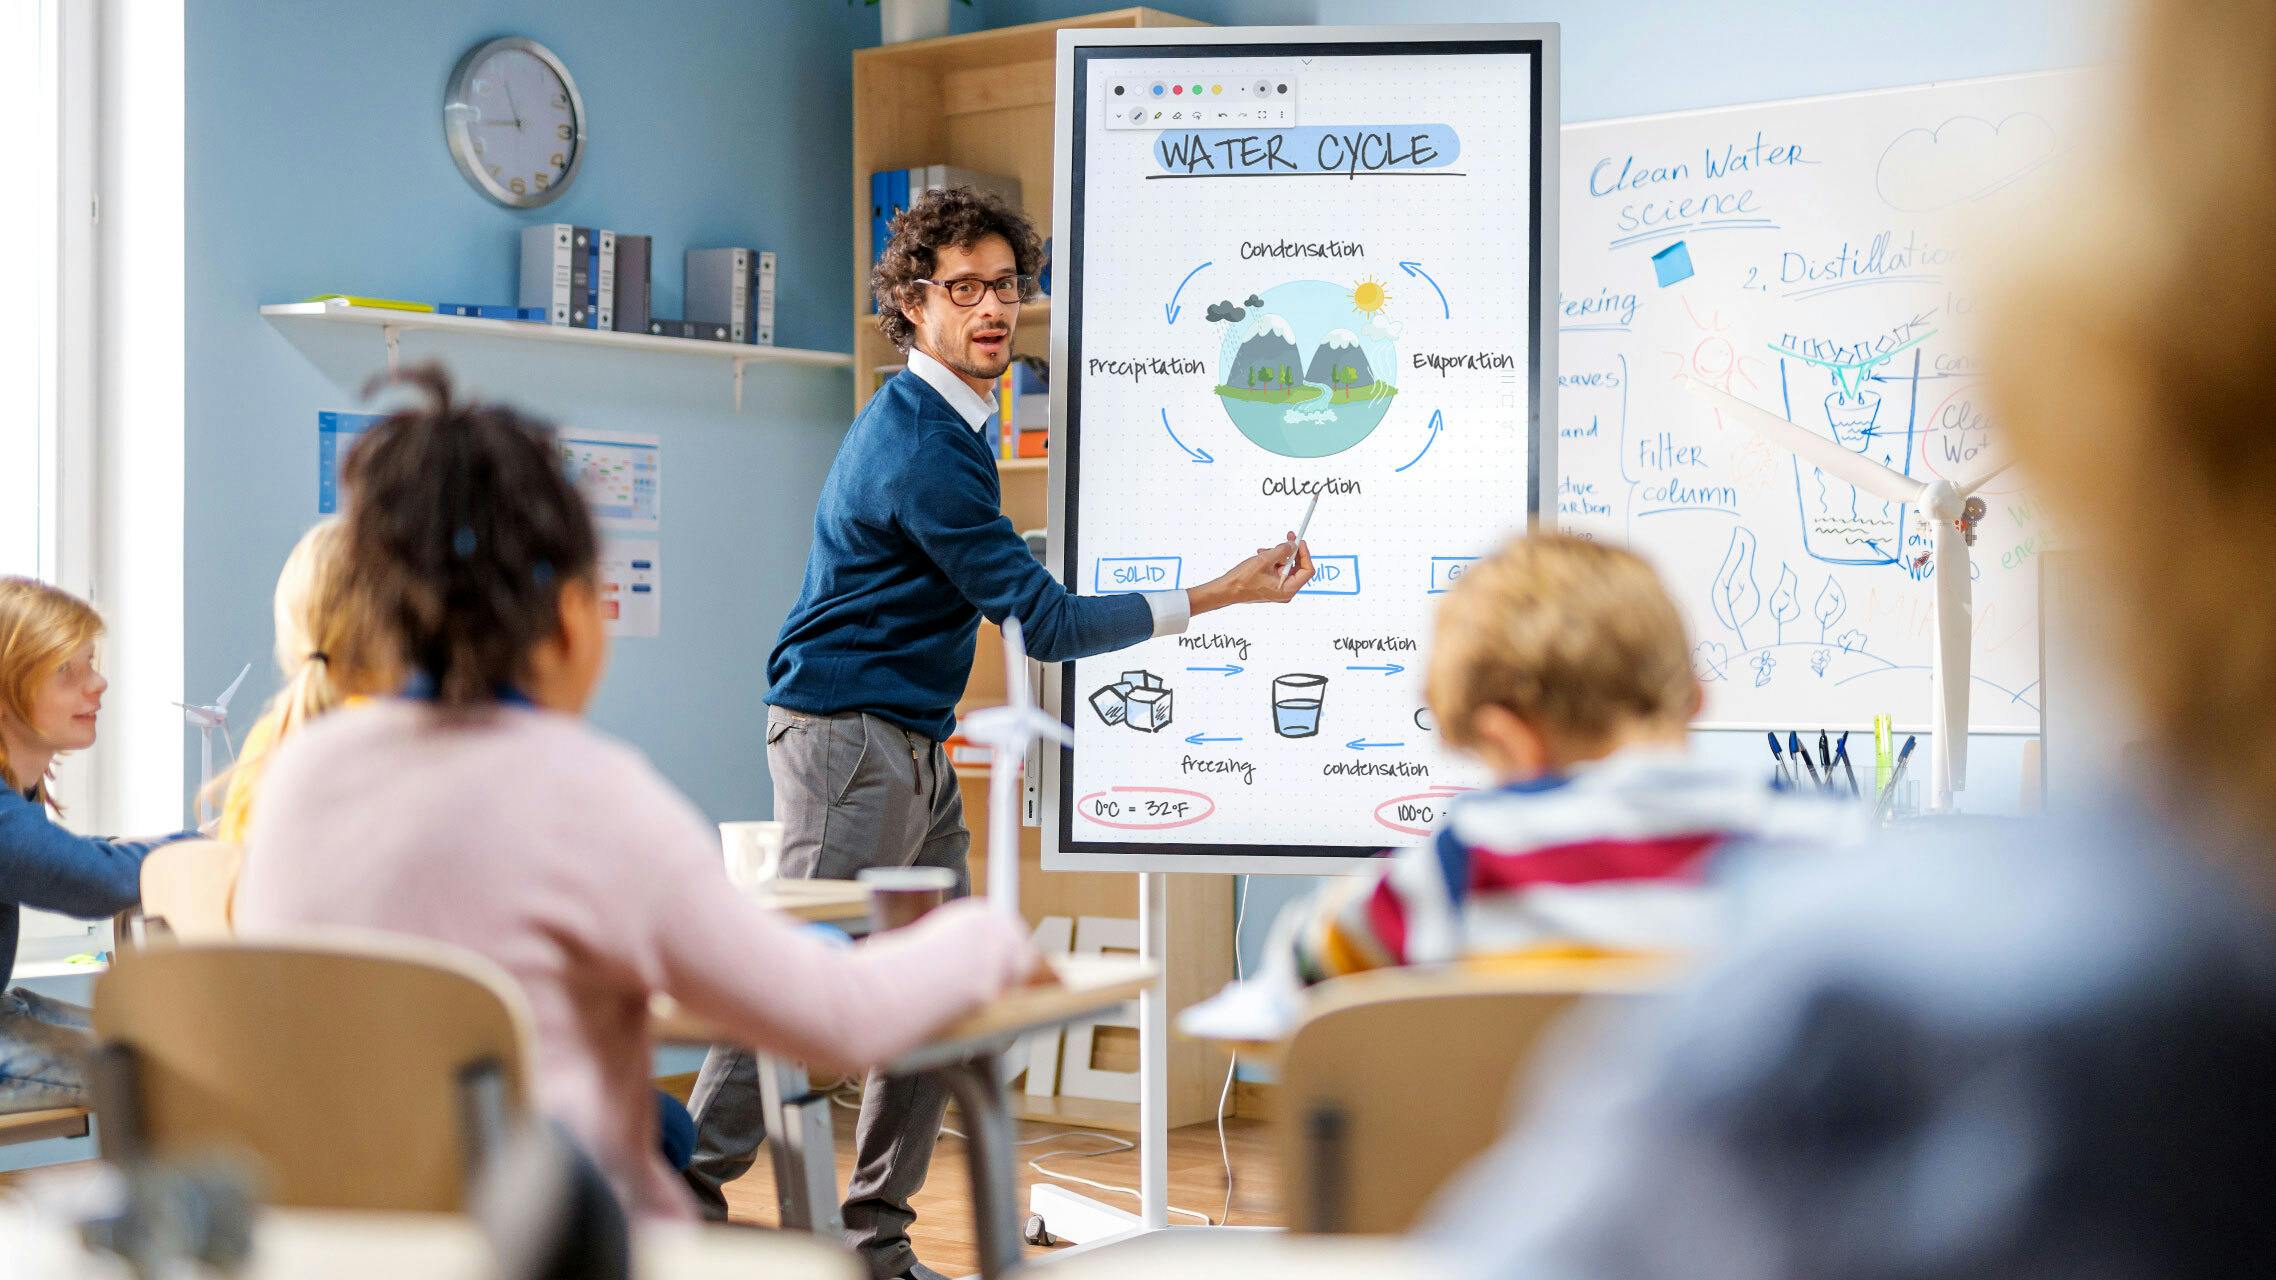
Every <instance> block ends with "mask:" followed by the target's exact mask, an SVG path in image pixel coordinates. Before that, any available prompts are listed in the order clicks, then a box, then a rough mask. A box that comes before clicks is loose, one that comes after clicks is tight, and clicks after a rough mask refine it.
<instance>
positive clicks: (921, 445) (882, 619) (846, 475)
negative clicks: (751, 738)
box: [767, 371, 1154, 742]
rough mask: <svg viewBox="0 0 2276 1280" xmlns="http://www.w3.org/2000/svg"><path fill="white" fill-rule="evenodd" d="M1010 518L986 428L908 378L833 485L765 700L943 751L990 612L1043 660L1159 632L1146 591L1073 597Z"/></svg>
mask: <svg viewBox="0 0 2276 1280" xmlns="http://www.w3.org/2000/svg"><path fill="white" fill-rule="evenodd" d="M1002 507H1003V496H1002V491H1001V489H1000V487H999V485H998V483H997V479H996V463H995V459H994V458H992V457H990V456H989V454H988V449H987V446H986V445H984V444H982V443H981V441H980V437H979V435H978V433H976V432H974V431H973V430H972V428H971V427H970V426H969V425H968V424H967V423H966V422H965V421H964V419H963V418H961V417H959V416H957V413H956V410H955V409H953V408H951V407H949V404H948V402H947V401H946V400H943V399H942V398H941V396H940V393H939V392H937V391H934V390H933V389H932V388H931V387H930V386H927V385H926V384H925V381H924V380H923V379H922V378H919V377H917V376H916V375H915V374H912V373H909V372H906V371H903V372H901V373H899V374H896V375H894V377H893V378H892V379H891V380H890V381H888V382H887V383H886V384H885V386H884V387H883V388H881V389H880V390H879V391H878V393H877V394H876V395H875V396H872V397H871V398H870V401H869V405H868V407H867V408H864V409H863V410H862V411H861V416H860V417H858V418H856V419H854V424H853V427H852V429H851V430H849V431H848V432H847V433H846V439H845V443H844V444H842V445H841V446H839V448H838V458H837V461H836V462H835V463H834V464H832V465H831V467H830V476H829V479H827V480H825V481H824V482H823V484H822V498H821V501H820V502H819V503H818V504H817V505H816V506H815V509H814V545H813V549H812V550H811V551H810V552H808V553H807V557H806V583H805V586H804V587H803V588H802V589H801V590H800V591H799V594H798V603H797V604H796V605H795V606H793V607H792V608H791V611H790V617H789V619H788V620H787V621H785V622H784V623H783V626H782V638H781V639H780V640H778V641H777V642H776V643H775V648H774V654H773V656H771V657H770V658H769V659H768V660H767V681H768V684H769V685H770V688H769V690H768V693H767V701H768V702H769V703H771V704H773V705H775V706H778V707H784V708H787V709H789V710H792V711H803V712H806V713H808V714H810V715H836V714H837V713H839V712H841V711H867V712H869V713H871V714H872V715H876V716H879V717H881V718H883V719H886V720H890V721H892V722H893V723H895V724H898V725H902V726H904V727H906V728H909V729H912V730H914V731H916V732H918V733H921V734H923V735H925V736H926V737H928V738H931V739H933V740H934V741H936V742H937V741H941V740H943V739H945V738H947V737H948V735H949V734H950V733H952V732H954V731H955V728H956V700H957V699H958V698H959V697H960V696H962V694H963V692H964V685H965V682H966V680H967V679H968V678H969V677H970V676H971V674H972V652H973V642H974V636H975V635H976V634H977V633H978V631H979V628H980V619H981V618H982V617H983V616H984V617H986V618H987V619H988V620H989V621H990V622H997V623H1000V622H1002V621H1003V620H1004V619H1005V618H1007V617H1016V618H1018V619H1019V620H1020V626H1021V628H1022V631H1023V634H1024V637H1025V639H1026V643H1027V651H1028V653H1029V655H1030V656H1032V657H1035V658H1038V659H1040V660H1042V661H1044V662H1063V661H1067V660H1069V659H1073V658H1087V657H1090V656H1091V655H1093V654H1100V653H1110V652H1112V651H1114V650H1116V649H1124V648H1128V647H1129V646H1131V645H1134V644H1137V643H1138V642H1140V641H1142V640H1146V639H1149V638H1151V637H1152V636H1153V634H1154V613H1153V610H1152V609H1150V608H1149V607H1147V604H1146V601H1145V598H1144V597H1143V596H1139V595H1112V596H1077V595H1074V594H1072V593H1070V592H1068V591H1067V590H1066V589H1064V588H1062V587H1061V586H1060V585H1059V584H1058V583H1057V582H1056V581H1054V580H1053V579H1052V577H1051V575H1050V574H1048V573H1046V572H1044V570H1043V566H1041V565H1039V564H1037V563H1036V562H1035V557H1034V556H1033V555H1031V554H1029V552H1028V549H1027V544H1026V543H1025V542H1024V541H1022V540H1021V538H1020V536H1019V532H1018V531H1017V530H1015V529H1014V528H1013V527H1012V522H1011V521H1010V520H1009V519H1007V518H1005V516H1004V514H1003V511H1002Z"/></svg>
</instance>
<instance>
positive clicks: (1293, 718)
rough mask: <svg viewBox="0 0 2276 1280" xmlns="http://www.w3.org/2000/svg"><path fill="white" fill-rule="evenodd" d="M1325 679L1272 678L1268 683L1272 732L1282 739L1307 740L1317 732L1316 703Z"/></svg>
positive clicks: (1298, 675)
mask: <svg viewBox="0 0 2276 1280" xmlns="http://www.w3.org/2000/svg"><path fill="white" fill-rule="evenodd" d="M1327 691H1328V678H1327V677H1326V676H1315V675H1306V674H1304V673H1302V672H1298V673H1296V674H1294V675H1285V676H1276V677H1274V678H1273V682H1272V728H1273V732H1275V733H1277V734H1279V735H1280V736H1281V737H1283V738H1309V737H1311V736H1312V735H1313V734H1316V733H1318V732H1319V731H1320V702H1321V699H1322V698H1323V697H1324V695H1326V693H1327Z"/></svg>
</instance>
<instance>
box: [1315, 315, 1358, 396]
mask: <svg viewBox="0 0 2276 1280" xmlns="http://www.w3.org/2000/svg"><path fill="white" fill-rule="evenodd" d="M1304 381H1306V382H1317V383H1319V384H1320V385H1321V386H1323V387H1331V388H1333V389H1335V390H1337V391H1353V390H1356V389H1358V388H1361V387H1371V386H1374V385H1375V370H1374V369H1373V368H1371V367H1370V366H1369V365H1368V363H1367V353H1366V352H1364V351H1362V350H1360V349H1359V335H1357V334H1355V333H1353V332H1352V331H1351V330H1349V329H1336V330H1333V331H1331V332H1330V333H1329V334H1328V336H1327V337H1325V338H1323V339H1321V340H1320V345H1319V348H1318V349H1317V350H1315V351H1313V352H1312V363H1311V366H1310V367H1309V368H1307V369H1305V370H1304Z"/></svg>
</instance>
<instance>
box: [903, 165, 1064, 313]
mask: <svg viewBox="0 0 2276 1280" xmlns="http://www.w3.org/2000/svg"><path fill="white" fill-rule="evenodd" d="M989 236H1002V237H1003V238H1004V240H1005V242H1006V243H1008V244H1010V245H1011V247H1012V259H1013V261H1014V262H1016V263H1017V264H1018V267H1017V270H1018V272H1019V274H1021V275H1023V276H1026V277H1028V278H1030V279H1033V278H1034V277H1035V275H1036V273H1037V272H1039V271H1041V270H1042V269H1043V242H1042V241H1041V240H1040V239H1038V238H1037V237H1036V234H1035V224H1033V223H1031V222H1029V221H1028V220H1027V216H1026V215H1025V214H1022V213H1021V212H1020V211H1019V210H1017V209H1014V208H1012V207H1011V206H1010V205H1008V204H1006V203H1004V202H1003V201H1002V200H1000V199H998V198H997V197H995V196H992V195H987V194H985V193H983V192H978V191H971V190H967V189H965V188H963V187H951V188H948V189H947V190H942V191H927V192H926V193H925V194H923V195H921V196H919V197H917V200H916V203H914V204H912V205H910V206H909V207H908V209H906V210H905V211H903V212H902V213H900V214H899V215H897V216H896V217H895V218H894V219H893V238H892V239H891V240H890V241H888V242H887V243H886V245H885V252H884V254H883V255H882V256H880V257H879V258H878V260H877V265H876V266H875V267H872V268H871V269H870V272H869V288H870V292H871V293H872V294H874V295H875V296H876V298H877V327H878V329H879V330H881V331H883V333H884V334H885V336H886V337H888V338H891V339H892V340H893V345H894V346H896V347H899V348H900V349H901V350H903V351H907V350H908V349H909V346H910V344H911V343H913V342H915V341H916V337H917V327H916V326H915V325H913V324H910V323H909V318H908V317H907V316H905V315H902V314H901V311H902V309H903V308H905V307H913V308H922V307H923V306H924V286H923V285H921V284H919V283H917V282H918V281H920V280H925V279H928V278H930V277H931V276H932V273H933V270H934V268H935V267H936V266H938V255H939V252H940V251H941V250H942V249H945V248H957V249H970V248H971V247H972V246H974V245H976V244H978V243H980V242H981V241H982V240H985V239H987V238H988V237H989Z"/></svg>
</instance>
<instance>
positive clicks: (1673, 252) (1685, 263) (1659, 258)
mask: <svg viewBox="0 0 2276 1280" xmlns="http://www.w3.org/2000/svg"><path fill="white" fill-rule="evenodd" d="M1652 274H1654V275H1656V276H1658V277H1659V278H1660V288H1662V289H1665V288H1667V287H1668V286H1669V285H1671V284H1681V283H1682V282H1684V281H1686V280H1689V279H1690V278H1691V246H1689V245H1687V244H1685V243H1684V242H1683V241H1681V240H1678V241H1676V242H1675V243H1674V244H1671V245H1669V246H1668V247H1667V248H1665V249H1662V250H1660V251H1659V252H1658V253H1655V254H1653V255H1652Z"/></svg>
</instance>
